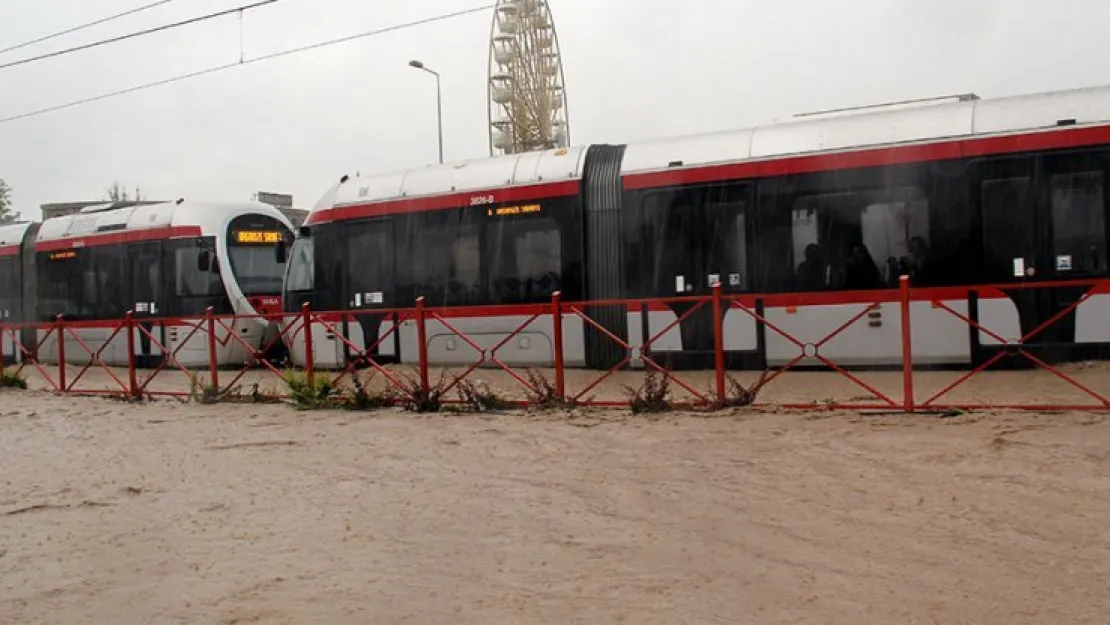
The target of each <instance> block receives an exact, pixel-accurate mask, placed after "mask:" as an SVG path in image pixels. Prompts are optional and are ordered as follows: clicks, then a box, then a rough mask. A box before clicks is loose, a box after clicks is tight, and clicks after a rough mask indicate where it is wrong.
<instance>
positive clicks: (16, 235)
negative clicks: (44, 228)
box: [0, 221, 31, 247]
mask: <svg viewBox="0 0 1110 625" xmlns="http://www.w3.org/2000/svg"><path fill="white" fill-rule="evenodd" d="M30 227H31V224H30V222H26V221H21V222H19V223H14V224H8V225H6V226H0V247H7V246H9V245H23V237H24V236H26V235H27V229H28V228H30Z"/></svg>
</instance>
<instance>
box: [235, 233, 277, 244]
mask: <svg viewBox="0 0 1110 625" xmlns="http://www.w3.org/2000/svg"><path fill="white" fill-rule="evenodd" d="M281 240H282V236H281V233H280V232H277V231H273V230H236V231H235V242H236V243H261V244H268V243H281Z"/></svg>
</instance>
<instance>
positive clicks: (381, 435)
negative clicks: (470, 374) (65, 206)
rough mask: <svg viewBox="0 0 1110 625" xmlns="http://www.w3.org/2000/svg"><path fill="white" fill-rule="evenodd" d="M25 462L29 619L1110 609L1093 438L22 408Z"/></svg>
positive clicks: (973, 418)
mask: <svg viewBox="0 0 1110 625" xmlns="http://www.w3.org/2000/svg"><path fill="white" fill-rule="evenodd" d="M1011 388H1012V390H1011V391H1010V392H1012V393H1020V392H1021V388H1020V387H1018V388H1013V387H1011ZM998 392H999V393H1004V392H1005V390H1004V389H998ZM0 452H2V453H0V622H3V623H12V624H58V625H62V624H66V625H80V624H86V623H87V624H92V623H96V624H103V623H113V624H120V625H128V624H132V623H133V624H136V625H137V624H147V623H151V624H155V623H156V624H164V623H167V624H172V623H189V624H193V623H200V624H209V623H211V624H221V625H222V624H231V623H252V624H253V623H259V624H301V623H327V624H331V625H342V624H347V623H350V624H355V623H358V624H363V623H445V624H446V623H450V624H456V623H474V624H489V623H518V624H531V623H553V624H555V623H557V624H567V623H628V624H637V625H640V624H654V623H659V624H667V625H672V624H676V623H698V624H700V623H814V624H817V623H821V624H829V623H844V624H853V625H862V624H872V623H873V624H876V625H890V624H892V623H930V624H931V623H1052V624H1058V623H1099V622H1105V618H1106V615H1107V614H1108V613H1110V583H1108V581H1107V580H1110V529H1108V528H1110V524H1108V523H1107V519H1110V424H1108V423H1107V421H1106V420H1105V419H1104V417H1102V416H1098V415H1093V414H1084V413H1074V412H1071V413H1057V414H1027V413H1003V412H986V413H978V412H976V413H971V414H964V415H959V416H955V417H951V418H938V417H935V416H930V417H912V418H911V417H903V416H893V415H877V416H869V415H861V414H858V413H841V412H824V413H810V414H799V413H791V412H785V411H766V412H758V413H755V412H733V413H725V414H720V415H716V416H713V417H709V418H706V417H704V416H696V415H681V414H678V415H668V416H666V417H663V418H660V419H645V418H641V417H635V418H633V417H632V416H631V415H629V414H628V413H627V412H626V411H585V412H578V413H575V414H554V413H546V414H515V413H514V414H504V415H497V416H492V417H484V416H465V415H456V416H432V417H422V416H416V415H411V414H407V413H403V412H397V411H385V412H381V413H373V414H364V413H351V412H311V413H306V412H296V411H294V410H292V409H290V408H287V407H284V406H267V405H229V404H222V405H217V406H199V405H195V404H183V403H179V402H176V401H159V402H153V403H147V404H138V405H129V404H124V403H121V402H118V401H114V400H110V399H96V398H78V397H65V398H60V397H56V396H53V395H50V394H47V393H44V392H41V391H31V392H15V391H5V392H2V393H0Z"/></svg>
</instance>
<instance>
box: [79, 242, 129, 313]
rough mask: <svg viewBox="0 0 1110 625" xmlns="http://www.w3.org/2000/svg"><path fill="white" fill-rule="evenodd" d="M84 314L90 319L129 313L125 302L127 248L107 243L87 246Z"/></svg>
mask: <svg viewBox="0 0 1110 625" xmlns="http://www.w3.org/2000/svg"><path fill="white" fill-rule="evenodd" d="M81 270H82V283H83V284H82V287H83V289H82V292H83V293H84V297H83V300H82V306H81V308H82V309H81V314H82V316H84V317H85V318H90V319H115V318H119V317H122V316H123V315H124V314H126V312H127V310H126V309H127V306H126V305H125V302H123V301H122V298H121V295H122V294H123V292H124V287H123V285H124V282H125V279H124V275H125V273H124V272H125V271H126V270H127V264H126V259H125V257H124V250H123V248H120V247H114V246H105V247H93V248H88V249H87V250H86V253H85V255H84V259H83V260H82V261H81Z"/></svg>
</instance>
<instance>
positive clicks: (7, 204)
mask: <svg viewBox="0 0 1110 625" xmlns="http://www.w3.org/2000/svg"><path fill="white" fill-rule="evenodd" d="M16 219H19V213H17V212H15V211H13V210H12V188H11V187H9V186H8V184H7V183H6V182H4V180H3V179H2V178H0V225H6V224H10V223H13V222H15V220H16Z"/></svg>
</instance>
